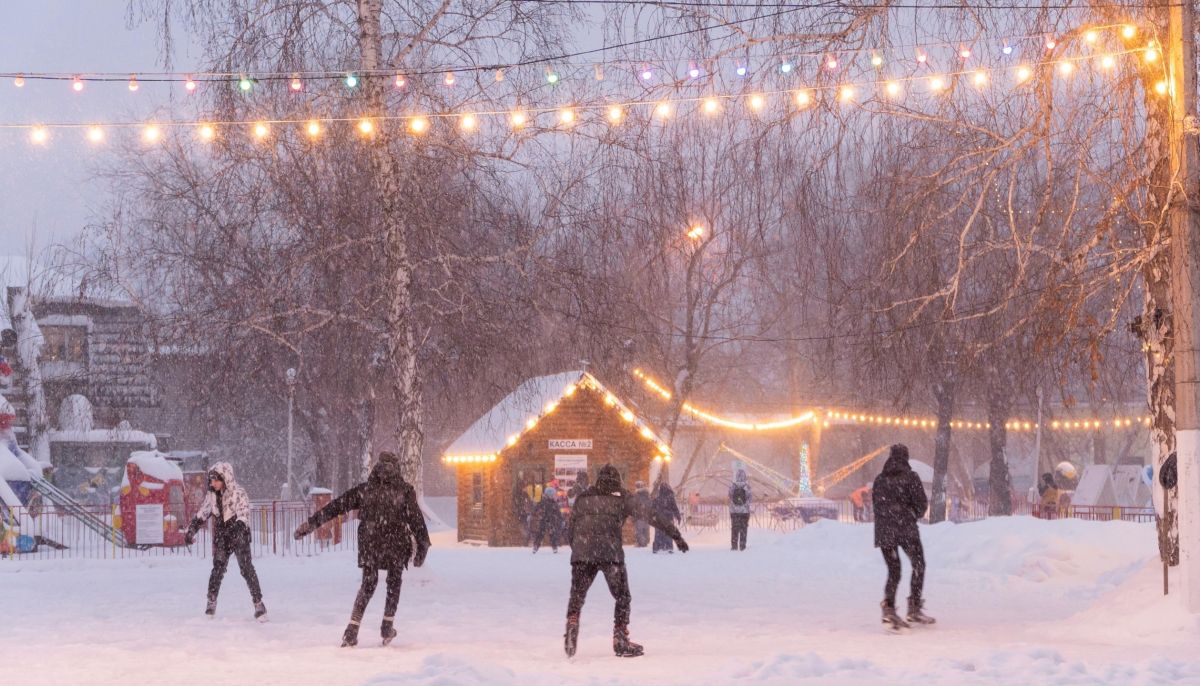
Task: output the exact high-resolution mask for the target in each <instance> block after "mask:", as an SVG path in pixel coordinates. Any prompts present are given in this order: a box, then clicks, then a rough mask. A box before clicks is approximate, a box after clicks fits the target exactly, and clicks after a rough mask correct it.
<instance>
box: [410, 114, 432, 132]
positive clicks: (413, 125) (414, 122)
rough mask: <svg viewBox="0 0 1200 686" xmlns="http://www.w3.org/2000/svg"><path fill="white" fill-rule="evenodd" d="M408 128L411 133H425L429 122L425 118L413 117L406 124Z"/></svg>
mask: <svg viewBox="0 0 1200 686" xmlns="http://www.w3.org/2000/svg"><path fill="white" fill-rule="evenodd" d="M408 128H409V129H411V130H412V132H413V133H417V134H421V133H425V132H426V131H428V130H429V120H428V119H426V118H425V117H413V118H412V119H411V120H410V121H409V122H408Z"/></svg>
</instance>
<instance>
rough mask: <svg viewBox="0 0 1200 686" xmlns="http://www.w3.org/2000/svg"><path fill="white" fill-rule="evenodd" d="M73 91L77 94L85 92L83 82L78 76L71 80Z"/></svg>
mask: <svg viewBox="0 0 1200 686" xmlns="http://www.w3.org/2000/svg"><path fill="white" fill-rule="evenodd" d="M71 89H72V90H74V91H75V92H76V93H78V92H79V91H81V90H83V81H80V80H79V77H78V76H76V77H75V78H73V79H71Z"/></svg>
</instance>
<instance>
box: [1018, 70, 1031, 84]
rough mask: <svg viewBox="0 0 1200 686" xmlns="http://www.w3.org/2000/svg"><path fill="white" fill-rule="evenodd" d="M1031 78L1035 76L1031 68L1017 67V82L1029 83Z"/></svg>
mask: <svg viewBox="0 0 1200 686" xmlns="http://www.w3.org/2000/svg"><path fill="white" fill-rule="evenodd" d="M1031 76H1033V71H1032V70H1030V69H1029V67H1024V66H1022V67H1017V81H1018V82H1021V83H1024V82H1025V81H1028V80H1029V77H1031Z"/></svg>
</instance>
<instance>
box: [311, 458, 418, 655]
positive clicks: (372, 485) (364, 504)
mask: <svg viewBox="0 0 1200 686" xmlns="http://www.w3.org/2000/svg"><path fill="white" fill-rule="evenodd" d="M351 510H358V522H359V523H358V566H359V567H361V568H362V584H361V585H360V586H359V589H358V596H357V597H356V598H355V599H354V608H353V609H352V610H351V611H350V623H349V624H348V625H346V631H345V632H344V633H343V634H342V647H343V648H349V647H353V646H356V645H358V627H359V624H361V623H362V618H363V614H364V613H366V611H367V603H369V602H371V596H373V595H374V594H375V588H376V586H378V585H379V572H380V571H385V572H387V595H386V596H385V599H384V604H383V624H382V625H381V626H380V629H379V633H380V637H381V638H382V639H383V645H387V644H389V643H391V641H392V639H393V638H395V637H396V628H395V621H396V607H397V606H398V605H399V603H400V582H401V579H402V576H403V574H404V569H405V568H406V567H408V564H409V563H410V562H411V563H412V565H413V566H414V567H420V566H421V565H423V564H425V555H426V554H428V552H429V531H428V529H426V527H425V518H424V517H423V516H422V515H421V508H420V505H418V504H417V494H416V491H415V490H414V489H413V487H412V486H411V485H410V484H409V483H408V482H407V481H405V479H404V473H403V471H402V470H401V466H400V460H399V459H398V458H397V457H396V455H395V454H394V453H386V452H385V453H380V454H379V461H378V462H376V463H375V467H374V468H373V469H371V475H370V476H369V477H367V481H366V483H361V484H359V485H357V486H355V487H354V488H351V489H350V490H348V491H346V492H345V493H343V494H342V495H340V496H338V497H337V498H336V499H335V500H334V501H333V502H331V503H329V504H328V505H326V506H325V507H323V508H321V509H320V510H318V511H317V512H315V513H314V514H313V516H311V517H309V518H308V521H306V522H304V523H303V524H301V525H300V526H299V527H298V528H297V529H296V534H295V536H296V539H297V540H299V539H301V538H304V537H305V536H307V535H308V534H310V533H312V532H313V531H316V530H317V529H318V528H319V527H320V526H321V525H322V524H324V523H325V522H328V521H329V520H331V519H333V518H335V517H338V516H340V515H343V514H346V513H347V512H350V511H351Z"/></svg>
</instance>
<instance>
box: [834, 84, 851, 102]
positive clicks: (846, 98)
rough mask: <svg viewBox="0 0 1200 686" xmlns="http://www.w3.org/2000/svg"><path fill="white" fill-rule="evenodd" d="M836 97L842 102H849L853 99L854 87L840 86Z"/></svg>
mask: <svg viewBox="0 0 1200 686" xmlns="http://www.w3.org/2000/svg"><path fill="white" fill-rule="evenodd" d="M838 96H839V97H840V98H841V99H842V102H850V101H851V100H853V99H854V86H842V87H841V89H839V90H838Z"/></svg>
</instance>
